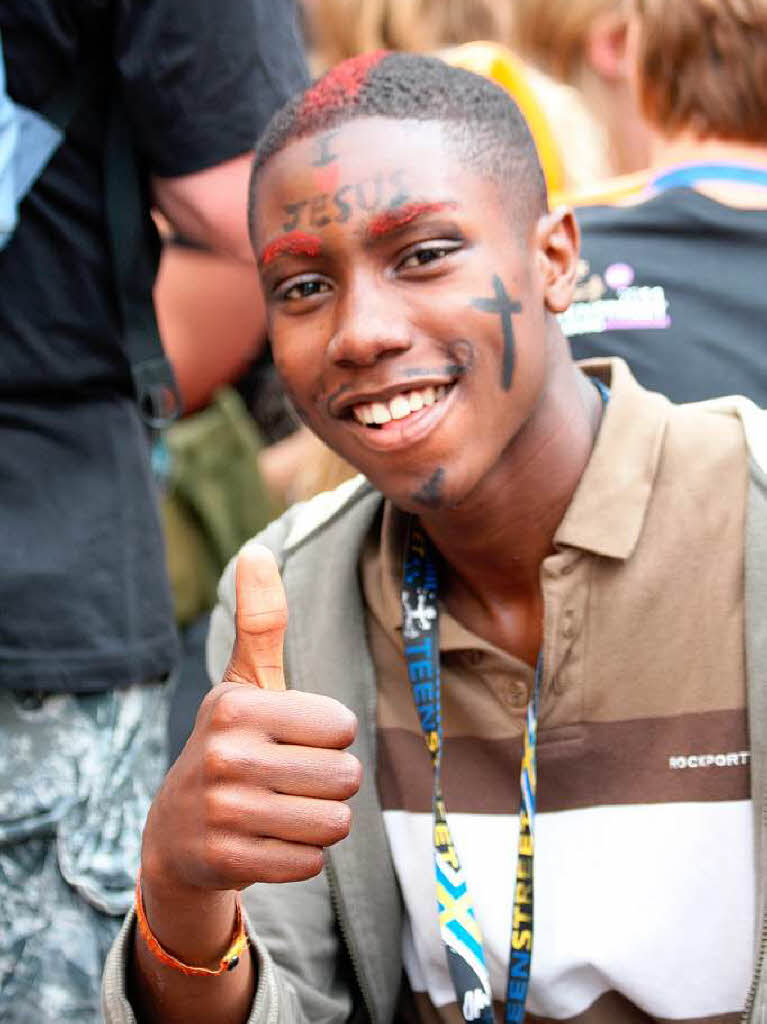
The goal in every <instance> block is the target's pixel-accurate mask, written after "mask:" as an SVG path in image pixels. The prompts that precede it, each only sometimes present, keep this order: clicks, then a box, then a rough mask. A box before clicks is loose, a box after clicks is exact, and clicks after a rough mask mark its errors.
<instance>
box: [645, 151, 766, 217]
mask: <svg viewBox="0 0 767 1024" xmlns="http://www.w3.org/2000/svg"><path fill="white" fill-rule="evenodd" d="M704 163H705V164H709V163H723V164H740V165H743V166H746V167H758V168H761V169H765V168H767V146H764V145H762V146H760V145H756V144H753V145H752V144H749V143H745V142H728V141H726V140H724V139H701V138H699V137H698V136H696V135H692V134H689V133H680V134H678V135H674V136H673V137H663V136H660V135H655V136H654V137H653V143H652V171H653V173H654V174H658V173H661V172H663V171H665V170H668V169H669V168H672V167H678V166H679V165H681V164H704ZM695 188H696V190H697V191H698V192H701V193H703V194H704V195H707V196H708V197H709V198H711V199H714V200H716V201H717V202H719V203H723V204H724V205H725V206H738V207H744V208H748V209H765V208H767V188H762V187H760V186H757V185H745V184H744V185H740V184H738V183H736V182H727V181H710V182H707V181H701V182H700V183H698V184H697V185H696V186H695Z"/></svg>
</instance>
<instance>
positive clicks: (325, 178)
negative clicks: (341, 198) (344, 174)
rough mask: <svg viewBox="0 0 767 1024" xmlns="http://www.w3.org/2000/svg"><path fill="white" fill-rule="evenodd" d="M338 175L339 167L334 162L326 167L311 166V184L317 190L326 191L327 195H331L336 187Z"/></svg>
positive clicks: (339, 172)
mask: <svg viewBox="0 0 767 1024" xmlns="http://www.w3.org/2000/svg"><path fill="white" fill-rule="evenodd" d="M340 175H341V169H340V167H339V166H338V164H337V163H335V162H333V163H331V164H328V165H327V166H326V167H313V168H312V184H313V185H314V187H315V188H316V189H317V191H318V192H327V193H328V195H333V194H334V193H335V191H336V190H337V188H338V179H339V177H340Z"/></svg>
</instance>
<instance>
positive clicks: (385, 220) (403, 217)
mask: <svg viewBox="0 0 767 1024" xmlns="http://www.w3.org/2000/svg"><path fill="white" fill-rule="evenodd" d="M455 205H456V204H455V203H405V204H403V205H398V206H394V205H392V206H390V207H389V209H388V210H384V212H383V213H379V214H376V216H375V217H373V219H372V220H371V221H370V223H369V224H368V228H367V234H368V237H369V238H380V237H381V236H382V235H388V234H390V233H391V232H393V231H398V230H399V229H400V228H404V227H406V226H407V225H408V224H410V222H411V221H414V220H415V219H416V217H422V216H424V215H425V214H427V213H439V212H440V211H441V210H446V209H449V208H451V207H455Z"/></svg>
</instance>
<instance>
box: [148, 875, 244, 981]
mask: <svg viewBox="0 0 767 1024" xmlns="http://www.w3.org/2000/svg"><path fill="white" fill-rule="evenodd" d="M136 918H137V920H138V930H139V932H140V933H141V938H142V939H143V940H144V942H145V943H146V944H147V947H148V948H149V949H150V950H151V952H152V953H153V954H154V956H155V957H156V958H157V959H158V960H159V961H160V963H163V964H165V965H166V966H168V967H173V968H174V970H176V971H180V972H181V973H182V974H186V975H188V976H189V977H193V978H200V977H208V978H215V977H218V975H219V974H224V973H225V972H226V971H233V970H234V968H235V967H236V966H237V964H238V963H239V962H240V958H241V957H242V954H243V953H244V952H245V950H246V949H247V948H248V935H247V932H246V931H245V922H244V920H243V917H242V905H241V903H240V895H239V893H238V894H237V900H236V916H235V919H234V931H233V936H234V937H233V939H232V943H231V945H230V946H229V949H227V951H226V953H224V955H223V956H222V957H221V959H220V960H219V962H218V967H216V968H215V969H214V970H211V969H210V968H208V967H192V966H191V965H190V964H185V963H182V961H181V960H177V959H176V957H175V956H172V955H171V954H170V953H169V952H168V951H167V950H166V949H163V948H162V946H161V945H160V943H159V942H158V941H157V939H156V938H155V936H154V935H153V934H152V929H151V928H150V927H149V922H148V921H147V919H146V913H145V912H144V899H143V896H142V894H141V872H140V871H139V873H138V877H137V878H136Z"/></svg>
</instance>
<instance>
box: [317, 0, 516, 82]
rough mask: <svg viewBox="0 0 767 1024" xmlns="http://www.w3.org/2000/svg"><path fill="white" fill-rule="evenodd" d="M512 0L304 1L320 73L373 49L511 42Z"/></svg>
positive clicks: (421, 49)
mask: <svg viewBox="0 0 767 1024" xmlns="http://www.w3.org/2000/svg"><path fill="white" fill-rule="evenodd" d="M513 6H514V3H513V2H512V0H504V2H501V3H499V2H498V0H311V2H306V3H305V4H304V9H305V15H306V22H307V26H308V30H309V44H310V46H311V48H312V50H313V58H314V63H315V64H316V65H317V67H316V68H315V70H316V71H317V72H320V71H324V70H326V69H327V68H330V67H332V66H333V65H334V64H337V63H338V62H339V61H341V60H345V59H346V58H347V57H355V56H356V55H357V54H359V53H367V52H369V51H371V50H380V49H385V50H405V51H408V52H412V53H416V52H424V51H427V50H438V49H440V48H441V47H443V46H453V45H455V44H457V43H464V42H466V41H467V40H470V39H491V40H494V41H495V42H501V43H507V44H508V43H509V42H510V40H511V31H512V28H511V27H512V20H513V15H512V8H513Z"/></svg>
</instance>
